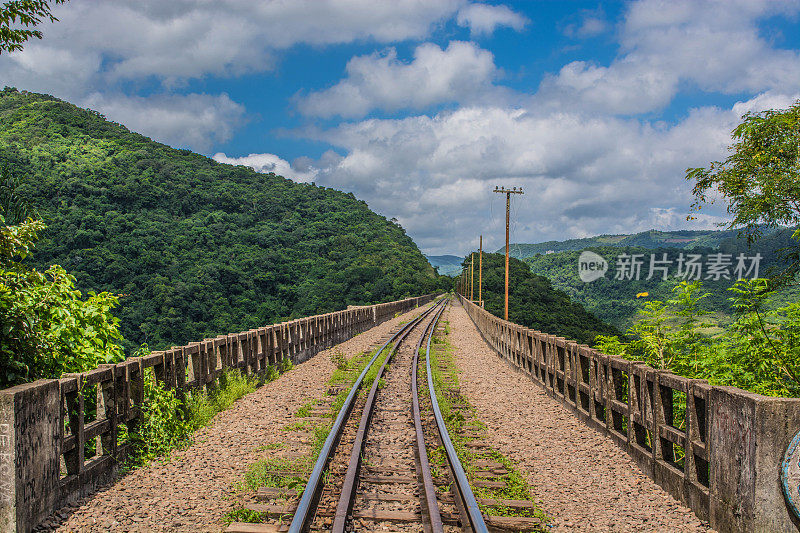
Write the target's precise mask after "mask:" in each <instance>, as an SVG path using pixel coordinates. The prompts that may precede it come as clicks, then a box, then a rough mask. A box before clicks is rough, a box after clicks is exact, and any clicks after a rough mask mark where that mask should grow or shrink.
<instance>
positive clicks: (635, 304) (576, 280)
mask: <svg viewBox="0 0 800 533" xmlns="http://www.w3.org/2000/svg"><path fill="white" fill-rule="evenodd" d="M720 233H721V232H720ZM733 233H734V235H735V232H733ZM793 233H794V228H791V229H787V228H779V229H777V230H774V231H771V232H765V235H764V236H763V237H761V238H760V239H759V240H758V242H757V243H756V244H755V245H754V246H753V247H752V248H750V247H748V245H747V240H746V239H745V238H737V237H735V236H733V237H728V238H726V239H723V240H721V241H720V242H719V244H718V245H717V246H716V247H714V248H704V247H695V248H692V249H691V250H689V251H684V250H676V249H675V248H673V247H663V248H656V249H648V248H646V247H633V246H628V247H617V246H591V247H588V248H586V249H587V250H591V251H593V252H595V253H597V254H599V255H600V256H602V257H604V258H605V259H606V261H608V266H609V268H608V272H607V273H606V275H605V276H604V277H603V278H601V279H598V280H596V281H592V282H591V283H584V282H583V281H581V279H580V277H579V274H578V257H579V256H580V254H581V251H582V249H581V250H572V251H562V252H554V253H551V254H537V255H534V256H532V257H528V258H526V259H525V262H526V263H528V265H529V266H530V268H531V271H532V272H534V273H535V274H539V275H541V276H545V277H547V278H548V279H549V280H550V281H551V282H552V283H553V286H554V287H556V288H557V289H559V290H562V291H564V292H565V293H567V294H568V295H569V296H570V298H572V299H573V300H574V301H576V302H579V303H581V304H582V305H583V306H584V307H585V308H586V309H587V310H588V311H590V312H592V313H594V314H595V315H597V316H598V317H600V318H601V319H603V320H605V321H606V322H609V323H611V324H613V325H614V326H616V327H618V328H620V329H622V330H626V329H627V328H628V327H630V326H631V325H632V324H633V322H634V321H635V319H636V318H637V315H638V313H639V311H640V310H641V309H642V307H643V306H644V303H645V302H646V301H647V300H652V299H658V300H667V299H669V298H673V297H674V296H675V294H674V291H673V288H674V287H675V285H676V284H677V283H678V282H679V281H680V279H678V278H676V276H675V275H676V273H677V258H678V254H679V253H681V252H684V253H686V254H689V253H691V254H699V255H700V256H701V258H702V260H703V261H706V262H707V261H708V260H709V258H710V257H712V256H713V254H717V253H723V254H730V257H731V258H734V257H736V256H737V255H738V254H740V253H741V254H744V255H745V256H746V257H751V256H753V255H755V254H756V253H759V254H761V261H760V264H759V273H758V275H759V276H761V277H766V276H770V275H775V274H777V273H779V272H781V271H782V270H783V269H784V268H785V267H786V264H785V262H784V256H785V254H786V252H789V251H791V250H792V249H796V247H797V241H795V240H793V239H792V234H793ZM620 254H627V255H628V256H631V255H633V254H640V256H641V260H642V263H643V264H642V268H641V275H640V276H639V279H620V280H618V279H615V277H616V273H617V258H618V257H619V256H620ZM664 254H667V255H666V257H667V259H668V260H670V261H672V262H671V263H670V269H669V276H668V279H667V280H663V279H662V278H663V276H662V275H661V274H660V273H659V272H658V271H656V272H655V275H654V276H653V277H652V279H649V280H648V279H646V278H647V277H648V276H649V262H650V256H651V255H653V256H654V257H655V258H656V259H662V258H664ZM731 262H732V263H733V262H734V261H733V259H731ZM748 265H749V263H748ZM732 268H733V265H732ZM731 270H732V269H731ZM730 274H731V278H733V279H725V278H722V277H721V278H719V279H717V280H714V279H713V278H711V279H709V276H708V272H707V271H703V273H701V275H700V280H701V281H702V283H703V291H702V292H703V293H706V292H707V293H708V296H707V297H706V298H704V299H703V300H702V302H701V306H700V307H701V308H702V309H704V310H706V311H708V312H710V313H711V314H712V316H709V317H707V321H709V322H710V323H712V324H713V323H723V324H724V323H726V322H727V321H729V319H730V317H729V315H730V314H731V313H732V308H731V302H730V301H729V298H731V297H732V296H733V293H732V292H731V291H730V290H728V289H730V288H731V286H733V284H734V282H735V278H736V276H734V275H732V274H733V272H732V271H731V273H730ZM745 277H752V274H751V275H750V276H745ZM691 279H695V278H691ZM641 293H647V298H644V299H640V298H637V294H639V295H641ZM799 294H800V290H799V289H798V288H797V287H796V286H795V287H788V288H784V289H783V290H781V291H779V292H778V293H776V294H775V295H774V296H773V298H772V304H774V305H785V304H786V303H789V302H795V301H798V297H799V296H798V295H799Z"/></svg>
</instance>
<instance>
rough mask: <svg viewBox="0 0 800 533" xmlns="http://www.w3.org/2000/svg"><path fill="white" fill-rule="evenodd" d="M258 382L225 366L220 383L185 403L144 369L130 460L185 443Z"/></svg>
mask: <svg viewBox="0 0 800 533" xmlns="http://www.w3.org/2000/svg"><path fill="white" fill-rule="evenodd" d="M149 351H150V350H149V349H148V348H147V346H146V345H145V346H143V347H142V348H140V349H139V351H138V352H137V353H136V354H134V355H144V354H147V353H149ZM257 384H258V382H257V379H256V378H255V377H248V376H245V375H243V374H242V373H241V372H239V370H228V371H226V372H225V373H224V374H223V375H222V376H221V377H220V381H219V386H218V387H217V388H216V389H214V391H213V392H211V393H205V392H195V393H192V395H191V396H190V397H188V398H187V399H186V400H185V403H184V402H182V401H181V399H180V398H179V397H178V396H177V395H176V392H175V390H166V389H164V387H163V384H162V383H161V382H159V381H158V380H156V378H155V375H154V374H153V372H152V370H150V371H148V372H145V379H144V406H143V408H142V418H141V421H140V422H139V424H138V425H137V427H136V430H135V431H133V432H131V434H130V441H131V442H132V443H133V446H134V455H133V457H132V463H133V464H138V465H141V464H145V463H147V462H148V461H150V460H152V459H155V458H157V457H160V456H164V455H167V454H168V453H169V452H170V451H172V450H173V449H175V448H179V447H181V446H184V445H186V444H187V443H188V442H189V439H190V438H191V435H192V433H193V432H194V431H196V430H197V429H199V428H201V427H203V426H205V425H207V424H208V423H209V422H210V421H211V419H213V418H214V417H215V416H216V415H217V413H220V412H222V411H224V410H226V409H228V408H230V407H231V406H232V405H233V403H234V402H235V401H236V400H238V399H239V398H241V397H242V396H244V395H246V394H249V393H251V392H253V391H254V390H255V389H256V386H257Z"/></svg>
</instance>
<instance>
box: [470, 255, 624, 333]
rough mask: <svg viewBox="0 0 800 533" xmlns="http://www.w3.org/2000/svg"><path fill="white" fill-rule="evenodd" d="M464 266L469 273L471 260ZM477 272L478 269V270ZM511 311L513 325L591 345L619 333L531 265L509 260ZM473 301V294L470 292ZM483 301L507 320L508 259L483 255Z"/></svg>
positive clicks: (509, 316) (475, 295)
mask: <svg viewBox="0 0 800 533" xmlns="http://www.w3.org/2000/svg"><path fill="white" fill-rule="evenodd" d="M464 265H465V266H466V268H467V272H469V256H467V260H466V261H465V263H464ZM476 270H477V266H476ZM508 276H509V294H508V300H509V311H508V319H509V320H510V321H511V322H515V323H517V324H521V325H523V326H525V327H529V328H532V329H537V330H539V331H543V332H545V333H549V334H551V335H559V336H562V337H566V338H568V339H574V340H577V341H579V342H583V343H587V344H591V343H592V342H593V341H594V338H595V337H596V336H597V335H616V334H618V333H619V332H618V331H617V330H616V329H615V328H614V327H613V326H610V325H609V324H607V323H605V322H603V321H602V320H600V319H599V318H597V317H596V316H594V315H593V314H592V313H590V312H588V311H587V310H586V309H584V308H583V307H582V306H581V304H580V303H577V302H574V301H572V300H570V298H569V296H568V295H567V294H566V293H564V292H563V291H560V290H557V289H554V288H553V286H552V284H551V283H550V280H548V279H547V278H546V277H544V276H539V275H536V274H533V273H531V271H530V269H529V268H528V265H526V264H525V263H523V262H522V261H520V260H519V259H514V258H513V257H512V258H510V260H509V273H508ZM466 295H467V297H469V290H467V292H466ZM474 299H475V300H477V299H478V276H477V275H476V276H475V283H474ZM483 300H484V307H485V308H486V310H487V311H489V312H490V313H492V314H493V315H495V316H499V317H501V318H502V317H503V315H504V307H505V255H504V254H487V253H484V254H483Z"/></svg>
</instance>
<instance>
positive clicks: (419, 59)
mask: <svg viewBox="0 0 800 533" xmlns="http://www.w3.org/2000/svg"><path fill="white" fill-rule="evenodd" d="M496 75H497V68H496V67H495V64H494V56H493V55H492V53H491V52H489V51H488V50H484V49H482V48H480V47H478V46H477V45H475V44H473V43H468V42H462V41H453V42H450V44H449V45H448V46H447V48H445V49H441V48H439V47H438V46H437V45H435V44H432V43H424V44H421V45H420V46H418V47H417V48H416V50H415V51H414V58H413V60H412V61H410V62H408V63H404V62H402V61H400V60H399V59H398V58H397V52H396V51H395V49H394V48H390V49H389V50H386V51H384V52H383V53H375V54H371V55H368V56H357V57H354V58H352V59H351V60H350V61H348V63H347V77H346V78H345V79H343V80H342V81H340V82H339V83H337V84H336V85H334V86H333V87H330V88H329V89H325V90H322V91H318V92H312V93H311V94H308V95H306V96H304V97H299V98H298V107H299V109H300V111H301V112H302V113H303V114H305V115H313V116H318V117H331V116H335V115H340V116H343V117H360V116H363V115H366V114H367V113H369V112H370V111H372V110H373V109H383V110H388V111H395V110H398V109H414V110H420V109H424V108H426V107H429V106H431V105H435V104H440V103H447V102H465V101H469V100H471V99H476V98H479V97H481V96H486V95H487V94H488V93H492V92H493V90H494V88H493V87H492V80H493V79H494V78H495V76H496ZM494 92H496V91H494Z"/></svg>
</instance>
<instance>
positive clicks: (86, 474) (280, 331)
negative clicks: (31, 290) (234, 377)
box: [0, 295, 433, 532]
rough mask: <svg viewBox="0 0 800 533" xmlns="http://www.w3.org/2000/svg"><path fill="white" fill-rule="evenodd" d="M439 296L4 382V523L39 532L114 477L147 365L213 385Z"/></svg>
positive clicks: (311, 350) (0, 502)
mask: <svg viewBox="0 0 800 533" xmlns="http://www.w3.org/2000/svg"><path fill="white" fill-rule="evenodd" d="M432 299H433V295H428V296H421V297H417V298H407V299H405V300H399V301H396V302H389V303H384V304H378V305H371V306H361V307H350V308H348V309H347V310H345V311H337V312H334V313H328V314H324V315H317V316H312V317H308V318H302V319H299V320H292V321H290V322H284V323H281V324H275V325H271V326H266V327H263V328H258V329H253V330H250V331H244V332H242V333H233V334H230V335H222V336H219V337H216V338H214V339H205V340H203V341H201V342H193V343H190V344H189V345H187V346H181V347H173V348H170V349H169V350H166V351H161V352H153V353H151V354H150V355H147V356H144V357H133V358H130V359H127V360H125V361H124V362H122V363H118V364H113V365H101V366H100V367H99V368H97V369H95V370H92V371H90V372H84V373H80V374H66V375H64V376H63V377H62V378H61V379H43V380H39V381H36V382H33V383H27V384H24V385H18V386H16V387H11V388H9V389H5V390H2V391H0V531H22V532H27V531H30V530H31V528H32V527H34V526H35V525H36V524H37V523H39V522H40V521H41V520H43V519H44V518H46V517H47V516H48V515H49V514H50V513H52V512H53V511H54V510H56V509H58V508H60V507H61V506H63V505H65V504H67V503H70V502H73V501H75V500H77V499H78V498H81V497H84V496H86V495H87V494H90V493H92V492H93V491H94V490H96V488H97V487H98V486H99V485H102V484H104V483H107V482H109V481H110V480H111V479H112V478H113V477H114V475H115V474H116V473H117V470H118V466H119V464H120V462H121V461H123V460H124V458H125V457H126V456H127V453H128V452H129V446H130V445H129V444H122V445H121V444H119V443H118V440H119V439H118V435H119V433H120V431H121V430H122V429H123V426H124V428H125V429H126V430H127V431H128V432H129V433H130V432H132V431H135V430H136V427H137V424H138V423H139V422H140V420H141V409H142V404H143V401H144V379H145V373H146V372H152V373H153V374H154V377H155V379H157V380H158V381H159V382H161V383H163V385H164V387H165V388H167V389H175V390H176V391H177V392H178V394H179V395H182V394H184V393H185V392H186V391H190V390H206V389H211V388H213V387H214V386H215V385H216V384H217V380H218V378H219V377H220V376H221V375H222V373H223V372H224V371H225V370H228V369H236V368H238V369H241V371H242V372H244V373H246V374H262V373H264V372H265V371H266V370H267V368H268V367H269V366H270V365H277V364H279V363H280V362H281V361H282V360H283V359H290V360H291V361H293V362H295V363H298V362H302V361H304V360H306V359H308V358H310V357H311V356H313V355H314V354H316V353H317V352H319V351H321V350H323V349H325V348H329V347H331V346H333V345H335V344H338V343H340V342H343V341H345V340H347V339H349V338H351V337H353V336H354V335H356V334H358V333H361V332H362V331H365V330H367V329H369V328H371V327H373V326H375V325H376V324H378V323H380V322H383V321H384V320H386V319H388V318H392V317H393V316H394V315H395V314H396V313H400V312H405V311H408V310H409V309H412V308H414V307H418V306H420V305H423V304H425V303H427V302H429V301H431V300H432ZM86 399H91V401H90V402H88V403H89V404H96V409H94V410H93V411H94V412H87V411H88V410H87V409H84V401H85V400H86ZM87 444H89V446H87Z"/></svg>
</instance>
